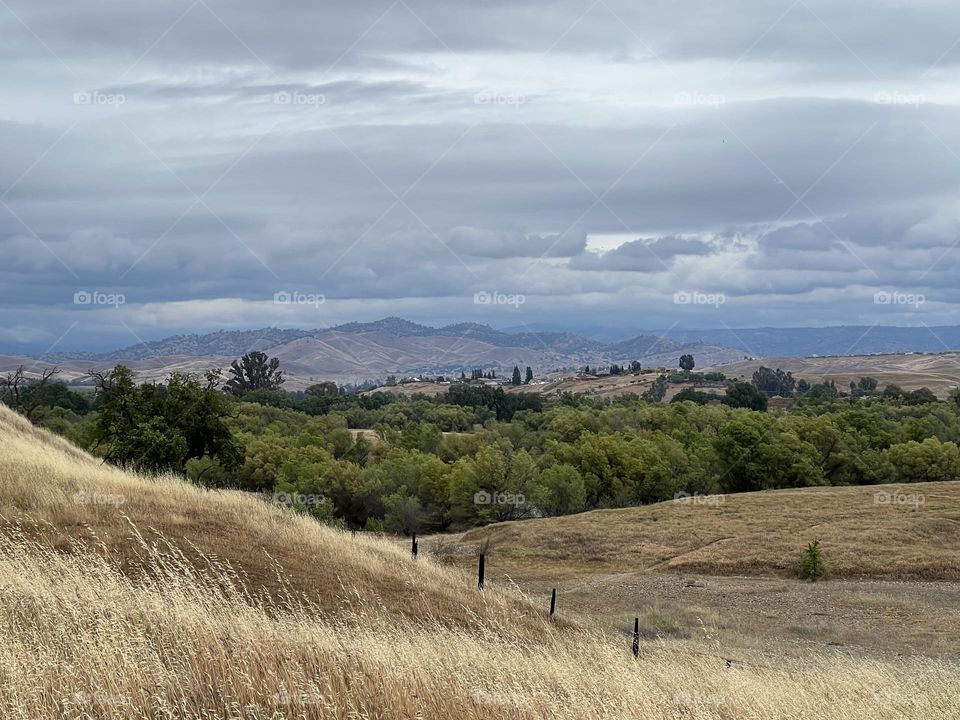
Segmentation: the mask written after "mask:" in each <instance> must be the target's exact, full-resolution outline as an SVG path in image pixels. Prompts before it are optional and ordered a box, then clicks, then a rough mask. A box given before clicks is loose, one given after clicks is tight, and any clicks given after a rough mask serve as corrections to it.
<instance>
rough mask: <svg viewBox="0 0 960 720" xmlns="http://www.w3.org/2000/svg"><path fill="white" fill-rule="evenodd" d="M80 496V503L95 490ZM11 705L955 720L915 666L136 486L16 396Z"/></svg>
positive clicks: (253, 506) (7, 420) (3, 616)
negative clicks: (556, 618) (652, 610)
mask: <svg viewBox="0 0 960 720" xmlns="http://www.w3.org/2000/svg"><path fill="white" fill-rule="evenodd" d="M78 493H79V494H78ZM0 515H2V527H0V624H2V626H3V633H2V635H0V717H3V718H5V719H6V718H16V719H19V720H37V719H45V718H77V719H80V718H83V719H89V718H97V719H99V718H111V719H116V720H121V719H123V720H127V719H129V718H148V719H151V720H152V719H160V718H165V719H172V718H191V719H193V718H203V719H205V720H211V719H213V718H231V719H234V718H235V719H237V720H240V719H241V718H242V719H244V720H260V719H263V720H266V719H268V718H269V719H270V720H280V719H283V718H298V719H303V718H350V719H356V720H364V719H373V718H378V719H380V718H383V719H392V718H398V719H399V718H427V719H430V720H434V719H438V720H440V719H442V720H446V719H448V718H449V719H458V718H484V719H486V718H489V719H493V718H498V719H499V718H518V719H520V718H578V719H579V718H610V719H613V718H617V719H620V718H652V719H660V718H664V719H666V718H674V719H675V718H687V719H691V720H693V719H695V718H696V719H698V718H711V719H715V720H734V719H735V718H736V719H740V718H755V719H761V718H763V719H766V718H785V719H786V718H790V719H795V720H801V719H803V720H819V719H821V718H822V719H824V720H825V719H826V718H830V719H831V720H853V719H859V718H870V719H874V718H876V719H881V720H886V719H888V718H890V719H892V718H904V717H910V718H921V719H923V720H927V719H929V720H933V719H934V718H937V719H938V720H939V719H940V718H946V717H956V716H957V715H958V713H960V700H958V698H957V695H956V692H955V689H956V687H957V684H958V681H960V669H958V667H957V666H956V665H954V664H951V663H948V662H944V661H938V660H932V659H927V658H920V657H901V658H896V659H881V658H867V657H862V656H858V655H854V654H851V653H846V652H844V651H842V650H839V649H837V650H834V651H830V652H819V651H818V652H810V651H806V650H803V649H800V650H793V651H791V652H785V651H783V649H782V648H778V647H776V646H775V645H773V644H771V645H770V646H769V647H767V648H760V649H757V650H756V651H755V652H753V653H749V654H743V655H739V656H737V657H736V658H731V656H729V655H727V654H726V652H725V650H726V649H725V648H724V647H723V646H722V645H721V644H719V643H718V642H717V641H716V639H715V638H714V637H713V632H712V629H711V628H710V627H709V625H705V626H704V628H703V635H702V637H700V638H697V639H695V640H690V641H683V642H681V641H674V640H657V641H655V640H644V642H643V643H642V648H641V655H640V658H639V660H635V659H634V658H633V657H631V655H630V652H629V650H628V644H627V642H628V639H627V637H626V636H624V635H622V634H620V633H618V632H615V631H614V632H605V631H601V630H599V629H595V628H592V627H591V626H590V625H589V623H586V622H584V623H582V624H579V623H571V624H569V625H562V626H561V625H557V624H552V623H549V622H547V621H545V620H543V619H541V618H539V617H537V616H535V615H534V614H533V613H532V611H531V607H532V606H531V605H530V604H529V603H528V602H527V601H526V600H525V599H524V598H522V597H520V596H518V595H516V594H514V593H513V592H511V591H510V590H501V589H497V588H496V587H491V588H489V589H488V590H486V591H484V592H483V593H479V592H477V591H476V590H475V589H474V588H471V587H470V583H469V581H468V580H467V579H466V578H465V577H464V576H463V575H462V574H460V573H458V572H456V571H451V570H448V569H445V568H442V567H439V566H437V565H435V564H433V563H432V562H430V561H429V560H427V559H425V558H422V559H421V560H420V561H417V562H416V563H414V562H413V561H411V560H410V559H409V558H408V557H407V556H406V553H405V552H404V551H403V550H402V549H399V548H394V547H392V546H391V544H390V543H388V542H386V541H378V540H373V539H367V538H359V537H358V538H353V537H351V536H350V535H349V534H344V533H339V532H334V531H331V530H328V529H325V528H322V527H319V526H317V525H315V524H314V523H312V522H311V521H309V520H306V519H301V518H296V517H293V516H291V515H289V514H288V513H286V512H285V511H281V510H277V509H274V508H272V507H269V506H266V505H264V504H262V503H260V502H258V501H256V500H253V499H249V498H246V497H242V496H240V495H238V494H232V493H208V492H202V491H200V490H197V489H195V488H192V487H190V486H188V485H186V484H184V483H182V482H180V481H178V480H176V479H171V478H166V479H153V478H143V477H136V476H132V475H128V474H125V473H123V472H120V471H118V470H114V469H110V468H105V467H102V466H100V465H99V464H97V463H96V462H95V461H94V460H92V459H91V458H90V457H88V456H86V455H85V454H83V453H81V452H79V451H77V450H74V449H73V448H71V447H69V446H68V445H67V444H65V443H64V442H61V441H59V440H57V439H56V438H53V437H51V436H49V435H47V434H46V433H44V432H40V431H36V430H33V429H32V428H31V427H30V426H28V425H27V424H26V423H25V422H24V421H22V420H21V419H20V418H17V417H15V416H13V415H12V414H11V413H10V412H8V411H7V410H6V409H3V408H0Z"/></svg>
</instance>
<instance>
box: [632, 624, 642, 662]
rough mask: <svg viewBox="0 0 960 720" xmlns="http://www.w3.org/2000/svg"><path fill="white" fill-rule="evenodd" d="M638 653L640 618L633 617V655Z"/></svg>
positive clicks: (635, 655)
mask: <svg viewBox="0 0 960 720" xmlns="http://www.w3.org/2000/svg"><path fill="white" fill-rule="evenodd" d="M639 655H640V618H634V619H633V656H634V657H638V656H639Z"/></svg>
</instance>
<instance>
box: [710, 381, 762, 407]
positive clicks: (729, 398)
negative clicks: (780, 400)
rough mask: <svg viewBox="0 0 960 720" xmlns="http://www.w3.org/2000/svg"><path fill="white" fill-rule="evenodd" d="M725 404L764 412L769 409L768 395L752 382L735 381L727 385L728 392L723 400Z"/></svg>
mask: <svg viewBox="0 0 960 720" xmlns="http://www.w3.org/2000/svg"><path fill="white" fill-rule="evenodd" d="M721 402H722V403H723V404H724V405H729V406H730V407H735V408H747V409H748V410H757V411H759V412H764V411H766V409H767V395H766V394H765V393H763V392H761V391H760V390H758V389H757V388H756V387H755V386H754V385H752V384H751V383H745V382H734V383H730V384H729V385H727V394H726V396H724V398H723V399H722V400H721Z"/></svg>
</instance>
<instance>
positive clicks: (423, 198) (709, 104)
mask: <svg viewBox="0 0 960 720" xmlns="http://www.w3.org/2000/svg"><path fill="white" fill-rule="evenodd" d="M0 28H2V37H3V38H4V42H3V45H2V48H0V63H2V75H0V77H2V85H3V104H2V109H0V112H2V118H0V157H2V159H3V161H2V163H0V351H7V352H12V351H17V350H32V351H38V350H39V351H43V350H47V349H49V348H54V349H57V350H68V349H101V348H109V347H119V346H124V345H130V344H133V343H136V342H137V341H138V340H139V339H140V338H142V339H155V338H158V337H163V336H165V335H168V334H172V333H177V332H204V331H209V330H213V329H218V328H241V327H242V328H251V327H262V326H266V325H274V326H282V327H304V328H313V327H324V326H329V325H333V324H336V323H340V322H346V321H350V320H371V319H376V318H380V317H383V316H386V315H401V316H404V317H407V318H410V319H413V320H418V321H422V322H429V323H435V324H436V323H447V322H457V321H464V320H475V321H479V322H486V323H489V324H491V325H494V326H496V327H505V326H522V325H523V324H524V323H526V324H529V325H534V324H537V325H542V324H547V325H553V326H564V325H567V326H570V327H576V328H589V327H591V326H601V325H606V326H616V327H629V328H638V329H639V328H647V329H649V328H667V327H670V326H673V325H675V324H679V326H681V327H724V326H730V327H745V326H756V325H779V326H788V325H827V324H841V323H843V324H862V325H872V324H874V323H880V324H902V325H920V324H921V323H925V324H929V325H936V324H955V323H957V322H960V320H958V316H957V314H956V310H957V308H958V304H960V287H958V283H957V277H958V270H960V249H958V248H956V245H957V243H958V241H960V202H958V193H957V191H958V185H960V122H958V119H960V118H958V115H960V113H958V106H960V86H958V84H957V77H958V75H957V71H958V63H960V5H958V4H957V3H956V2H951V1H949V0H913V1H911V2H903V0H896V1H891V0H880V1H878V2H869V3H867V2H856V3H854V2H847V1H845V0H839V1H838V0H816V1H814V0H797V1H796V2H790V1H789V0H726V1H725V2H722V3H717V2H712V1H711V2H707V1H706V0H704V1H702V2H701V1H700V0H687V1H685V2H678V1H677V0H652V1H650V2H640V3H638V2H629V1H627V0H596V1H595V2H592V1H590V0H578V1H577V2H549V3H548V2H539V1H536V0H524V1H518V0H513V1H507V0H497V1H493V2H482V3H481V2H476V1H475V0H474V1H472V2H460V1H459V0H443V1H442V2H440V1H439V0H396V1H391V0H378V1H376V2H373V1H372V0H353V1H352V2H342V3H340V2H338V3H331V2H306V1H305V0H272V1H271V2H266V1H265V0H259V1H258V2H254V1H252V0H230V1H229V2H228V1H227V0H196V1H193V0H171V2H163V3H158V2H155V1H151V2H147V1H146V0H90V1H88V2H83V3H76V2H70V3H68V2H63V1H62V0H58V1H56V2H36V1H35V0H0ZM278 293H280V295H277V294H278ZM284 293H289V295H284ZM275 296H276V298H277V299H275ZM288 298H289V299H290V302H286V300H287V299H288Z"/></svg>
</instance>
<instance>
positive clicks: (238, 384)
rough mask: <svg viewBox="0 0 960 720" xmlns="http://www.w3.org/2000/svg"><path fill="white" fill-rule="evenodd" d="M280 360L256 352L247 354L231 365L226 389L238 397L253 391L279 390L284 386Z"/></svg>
mask: <svg viewBox="0 0 960 720" xmlns="http://www.w3.org/2000/svg"><path fill="white" fill-rule="evenodd" d="M279 368H280V360H279V359H278V358H271V357H267V354H266V353H262V352H260V351H258V350H257V351H254V352H251V353H247V354H246V355H244V356H243V357H242V358H240V359H239V360H234V361H233V362H232V363H231V364H230V375H231V377H230V379H229V380H227V385H226V389H227V390H229V391H230V392H232V393H233V394H234V395H236V396H237V397H240V396H242V395H244V394H246V393H248V392H250V391H252V390H277V389H279V387H280V386H281V385H283V382H284V379H283V371H282V370H280V369H279Z"/></svg>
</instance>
